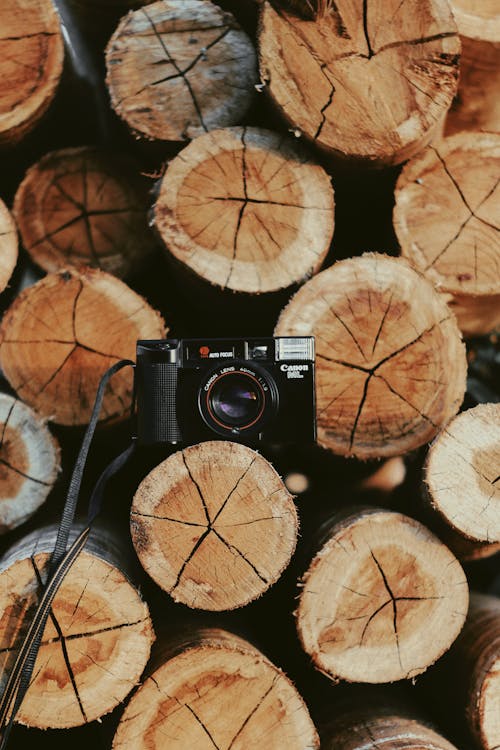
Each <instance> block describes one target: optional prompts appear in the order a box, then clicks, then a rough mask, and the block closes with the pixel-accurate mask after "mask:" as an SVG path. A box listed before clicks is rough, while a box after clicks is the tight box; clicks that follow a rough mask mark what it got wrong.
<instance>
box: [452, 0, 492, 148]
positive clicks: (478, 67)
mask: <svg viewBox="0 0 500 750" xmlns="http://www.w3.org/2000/svg"><path fill="white" fill-rule="evenodd" d="M450 5H451V8H452V11H453V15H454V16H455V20H456V22H457V26H458V32H459V34H460V41H461V43H462V54H461V58H460V84H459V87H458V96H457V98H456V99H455V101H454V103H453V106H452V108H451V110H450V112H449V114H448V117H447V119H446V133H447V134H449V135H451V134H452V133H455V132H457V131H460V130H473V131H477V130H486V131H493V132H496V133H498V132H500V7H499V5H498V3H497V2H496V0H481V1H480V2H478V0H451V2H450Z"/></svg>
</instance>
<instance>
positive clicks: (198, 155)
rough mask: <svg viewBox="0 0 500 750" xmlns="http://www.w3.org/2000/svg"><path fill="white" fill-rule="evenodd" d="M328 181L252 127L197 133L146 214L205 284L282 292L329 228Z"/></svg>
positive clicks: (303, 273)
mask: <svg viewBox="0 0 500 750" xmlns="http://www.w3.org/2000/svg"><path fill="white" fill-rule="evenodd" d="M333 211H334V197H333V188H332V186H331V182H330V178H329V177H328V175H327V174H326V172H325V171H324V170H323V169H322V168H321V167H320V166H318V165H316V164H314V163H313V162H311V161H310V160H309V159H308V158H307V156H306V154H305V153H304V152H303V151H302V150H301V149H299V148H297V146H296V145H295V144H294V143H293V142H291V141H290V140H289V139H286V138H284V137H283V136H282V135H278V134H277V133H272V132H271V131H268V130H263V129H260V128H251V127H244V128H228V129H225V130H217V131H213V132H211V133H209V134H207V135H204V136H200V137H199V138H197V139H196V140H194V141H193V142H192V143H191V144H190V145H189V146H187V147H186V148H185V149H183V151H181V153H180V154H179V155H178V156H177V157H176V158H175V159H174V160H173V161H172V162H171V163H170V165H169V167H168V169H167V171H166V174H165V176H164V177H163V180H162V182H161V185H160V191H159V195H158V199H157V201H156V204H155V206H154V208H153V221H154V224H155V227H156V229H157V231H158V233H159V235H160V237H161V239H162V241H163V242H164V244H165V246H166V248H167V250H168V252H169V253H170V254H171V255H172V256H173V257H174V258H175V259H176V260H177V261H179V262H180V263H181V264H182V265H183V267H185V268H187V269H189V271H191V272H193V273H194V274H196V276H197V277H198V278H199V279H201V280H203V281H206V282H209V283H210V284H213V285H216V286H219V287H222V288H224V289H230V290H232V291H234V292H242V293H245V294H260V293H264V292H275V291H279V290H283V289H287V288H288V287H290V286H292V285H296V284H298V283H300V282H302V281H303V280H304V279H306V278H307V277H309V276H311V275H312V274H313V273H315V272H316V271H318V270H319V269H320V267H321V264H322V263H323V261H324V259H325V257H326V254H327V252H328V250H329V247H330V243H331V239H332V235H333V226H334V216H333Z"/></svg>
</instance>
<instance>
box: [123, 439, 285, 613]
mask: <svg viewBox="0 0 500 750" xmlns="http://www.w3.org/2000/svg"><path fill="white" fill-rule="evenodd" d="M131 532H132V541H133V543H134V546H135V549H136V552H137V555H138V557H139V559H140V561H141V563H142V565H143V567H144V568H145V570H146V571H147V572H148V573H149V575H150V576H151V577H152V578H153V579H154V580H155V581H156V583H157V584H158V585H159V586H161V588H162V589H164V590H165V591H168V593H169V594H170V595H171V596H172V597H173V599H174V600H175V601H178V602H182V603H183V604H187V605H188V606H189V607H195V608H198V609H206V610H225V609H234V608H235V607H241V606H243V605H244V604H247V603H248V602H250V601H252V600H253V599H256V598H257V597H258V596H260V595H261V594H262V593H263V592H264V591H266V590H267V589H268V588H269V586H271V585H272V584H273V583H274V582H275V581H276V580H277V579H278V578H279V577H280V575H281V573H282V572H283V570H284V568H285V567H286V566H287V565H288V563H289V562H290V558H291V556H292V554H293V551H294V549H295V544H296V541H297V514H296V510H295V506H294V504H293V500H292V497H291V495H290V494H289V492H288V490H287V489H286V487H285V485H284V483H283V482H282V480H281V479H280V477H279V476H278V475H277V473H276V472H275V470H274V469H273V467H272V466H271V464H269V463H268V461H266V459H264V458H263V457H262V456H260V455H259V454H258V453H256V452H255V451H253V450H251V449H250V448H248V447H246V446H244V445H241V444H239V443H230V442H225V441H208V442H205V443H200V444H198V445H194V446H192V447H189V448H185V449H184V450H182V451H179V452H177V453H174V454H173V455H172V456H170V457H169V458H168V459H167V460H166V461H164V462H163V463H161V464H160V465H159V466H157V467H156V468H155V469H153V471H151V472H150V474H148V476H147V477H146V478H145V479H144V480H143V482H142V483H141V485H140V486H139V488H138V490H137V492H136V494H135V496H134V500H133V503H132V509H131Z"/></svg>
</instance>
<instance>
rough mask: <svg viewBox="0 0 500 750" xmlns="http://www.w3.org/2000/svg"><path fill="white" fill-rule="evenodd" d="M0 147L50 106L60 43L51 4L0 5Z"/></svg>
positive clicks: (7, 0)
mask: <svg viewBox="0 0 500 750" xmlns="http://www.w3.org/2000/svg"><path fill="white" fill-rule="evenodd" d="M0 28H1V29H2V35H1V38H0V59H1V61H2V75H1V77H0V146H3V147H6V146H13V145H15V144H16V143H18V142H19V141H20V140H21V139H22V138H24V136H25V135H26V134H27V133H28V132H29V131H30V130H32V129H33V128H34V127H35V125H36V124H37V123H38V121H39V120H40V119H41V118H42V116H43V115H44V114H45V112H46V111H47V109H48V107H49V104H50V103H51V102H52V100H53V98H54V95H55V92H56V89H57V85H58V83H59V79H60V77H61V73H62V69H63V61H64V45H63V40H62V34H61V29H60V26H59V20H58V16H57V13H56V9H55V7H54V5H53V3H52V0H33V1H32V2H30V3H29V4H27V3H26V2H25V1H24V0H3V2H2V3H1V7H0Z"/></svg>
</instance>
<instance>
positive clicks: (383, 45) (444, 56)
mask: <svg viewBox="0 0 500 750" xmlns="http://www.w3.org/2000/svg"><path fill="white" fill-rule="evenodd" d="M301 4H302V5H305V3H301ZM313 4H314V5H315V4H316V3H313ZM328 5H329V10H328V12H326V13H324V14H323V15H321V16H319V17H318V18H317V19H316V21H311V20H309V19H308V18H307V17H306V18H304V17H303V15H301V14H300V13H299V12H297V10H293V9H288V8H287V4H286V3H285V2H281V3H272V4H271V3H270V2H264V4H263V9H262V16H261V24H260V33H259V54H260V73H261V78H262V81H263V82H264V83H265V84H266V85H267V89H268V91H269V94H270V96H271V98H272V99H273V101H274V102H275V103H276V105H277V106H278V109H279V110H280V111H281V112H282V114H283V115H284V116H285V117H286V119H287V120H288V121H289V122H290V124H291V125H292V126H293V127H294V128H296V129H297V130H298V131H300V132H301V133H303V134H304V135H305V136H306V137H307V138H308V139H310V140H312V141H314V143H315V144H317V145H318V146H320V147H321V148H323V149H324V150H326V151H327V152H328V153H330V154H332V155H334V156H336V157H338V158H340V159H343V160H348V161H357V162H361V163H364V164H371V165H375V166H389V165H392V164H399V163H401V162H402V161H404V160H405V159H408V158H409V157H410V156H412V155H413V154H415V153H417V152H418V151H420V150H421V149H422V148H423V147H424V146H425V145H426V144H427V143H428V142H429V141H430V139H431V138H432V137H433V136H434V134H435V132H436V131H437V130H438V129H439V128H440V127H441V124H442V121H443V119H444V116H445V114H446V111H447V109H448V107H449V106H450V104H451V101H452V99H453V96H454V94H455V92H456V89H457V78H458V54H459V50H460V43H459V40H458V36H457V31H456V25H455V22H454V20H453V17H452V14H451V11H450V8H449V6H448V4H447V3H446V2H442V0H425V2H417V0H413V2H411V3H408V2H407V3H404V4H403V3H401V2H399V1H398V0H390V1H389V2H380V1H377V0H376V1H375V2H368V0H358V2H356V3H352V2H347V0H337V2H335V3H328ZM281 6H282V7H281Z"/></svg>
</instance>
